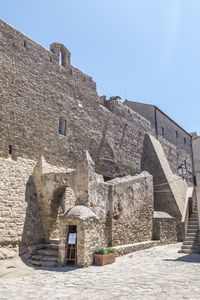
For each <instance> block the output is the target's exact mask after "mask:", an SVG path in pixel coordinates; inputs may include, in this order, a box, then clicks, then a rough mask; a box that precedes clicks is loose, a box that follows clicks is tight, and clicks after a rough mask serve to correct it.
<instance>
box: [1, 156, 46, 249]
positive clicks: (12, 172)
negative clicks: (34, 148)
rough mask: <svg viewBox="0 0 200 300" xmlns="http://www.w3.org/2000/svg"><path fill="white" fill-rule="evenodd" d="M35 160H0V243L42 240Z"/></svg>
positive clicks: (24, 242) (15, 243)
mask: <svg viewBox="0 0 200 300" xmlns="http://www.w3.org/2000/svg"><path fill="white" fill-rule="evenodd" d="M34 166H35V161H33V160H28V159H22V158H19V159H18V161H14V160H12V159H0V244H1V245H5V246H6V245H9V244H12V245H13V246H15V245H17V244H27V245H28V244H32V243H39V242H41V241H42V239H43V237H44V235H43V227H42V220H41V215H40V210H39V205H38V202H37V195H36V190H35V185H34V182H33V178H32V176H31V175H32V171H33V168H34Z"/></svg>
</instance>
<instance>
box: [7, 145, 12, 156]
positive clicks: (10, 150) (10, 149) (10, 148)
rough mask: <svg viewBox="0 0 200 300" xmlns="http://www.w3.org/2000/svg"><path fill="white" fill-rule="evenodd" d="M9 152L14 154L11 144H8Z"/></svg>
mask: <svg viewBox="0 0 200 300" xmlns="http://www.w3.org/2000/svg"><path fill="white" fill-rule="evenodd" d="M8 153H9V154H12V145H9V146H8Z"/></svg>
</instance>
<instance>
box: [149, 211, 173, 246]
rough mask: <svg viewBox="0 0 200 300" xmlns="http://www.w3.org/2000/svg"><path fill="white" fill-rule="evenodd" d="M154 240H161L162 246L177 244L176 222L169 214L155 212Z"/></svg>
mask: <svg viewBox="0 0 200 300" xmlns="http://www.w3.org/2000/svg"><path fill="white" fill-rule="evenodd" d="M153 240H159V241H160V245H166V244H173V243H177V229H176V220H175V219H174V218H172V217H171V216H170V215H168V214H167V213H164V212H159V211H155V212H154V218H153Z"/></svg>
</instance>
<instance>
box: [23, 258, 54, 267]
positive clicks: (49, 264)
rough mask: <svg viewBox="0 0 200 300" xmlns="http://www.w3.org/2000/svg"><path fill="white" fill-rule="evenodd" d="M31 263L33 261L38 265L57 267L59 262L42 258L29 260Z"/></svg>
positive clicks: (33, 263)
mask: <svg viewBox="0 0 200 300" xmlns="http://www.w3.org/2000/svg"><path fill="white" fill-rule="evenodd" d="M29 263H31V264H32V265H34V266H38V267H45V268H56V267H57V266H58V264H57V262H53V261H41V260H34V259H31V260H29Z"/></svg>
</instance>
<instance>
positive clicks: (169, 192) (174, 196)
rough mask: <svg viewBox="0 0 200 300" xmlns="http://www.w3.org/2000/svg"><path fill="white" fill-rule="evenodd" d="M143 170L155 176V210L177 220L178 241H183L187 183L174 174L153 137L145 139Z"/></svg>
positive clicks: (159, 145)
mask: <svg viewBox="0 0 200 300" xmlns="http://www.w3.org/2000/svg"><path fill="white" fill-rule="evenodd" d="M142 169H143V170H147V171H148V172H149V173H151V174H152V175H153V183H154V210H157V211H163V212H166V213H168V214H169V215H170V216H172V217H174V218H176V222H177V229H178V239H179V240H182V239H183V231H182V224H181V222H182V221H181V220H182V216H183V212H184V205H185V199H186V192H187V188H188V185H187V182H186V181H185V180H183V179H182V178H180V177H178V176H177V175H175V174H173V172H172V170H171V168H170V165H169V162H168V160H167V158H166V155H165V152H164V150H163V148H162V146H161V143H160V142H159V141H158V140H157V139H155V138H154V137H152V136H148V135H147V136H146V137H145V143H144V151H143V159H142Z"/></svg>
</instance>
